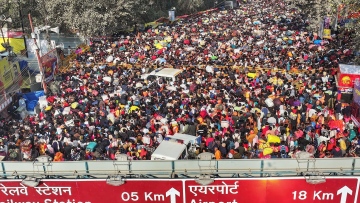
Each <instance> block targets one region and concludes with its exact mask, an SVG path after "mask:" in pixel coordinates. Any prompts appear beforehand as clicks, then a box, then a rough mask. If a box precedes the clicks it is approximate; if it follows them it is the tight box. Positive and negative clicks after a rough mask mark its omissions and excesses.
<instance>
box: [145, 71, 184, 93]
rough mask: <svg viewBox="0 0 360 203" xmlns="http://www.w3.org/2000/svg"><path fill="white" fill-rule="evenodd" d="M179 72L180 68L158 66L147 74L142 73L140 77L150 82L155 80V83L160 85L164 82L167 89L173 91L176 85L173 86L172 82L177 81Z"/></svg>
mask: <svg viewBox="0 0 360 203" xmlns="http://www.w3.org/2000/svg"><path fill="white" fill-rule="evenodd" d="M181 72H182V70H181V69H174V68H159V69H156V70H154V71H152V72H151V73H149V74H143V75H142V76H141V79H143V80H149V81H150V82H151V83H152V82H155V81H156V83H157V84H158V85H160V86H161V85H163V84H165V85H166V88H167V89H169V90H173V91H175V90H176V87H175V86H174V82H175V81H178V77H177V76H178V75H179V74H180V73H181ZM151 83H150V84H151ZM150 84H149V85H150Z"/></svg>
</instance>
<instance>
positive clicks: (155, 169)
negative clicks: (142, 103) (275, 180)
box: [0, 158, 360, 178]
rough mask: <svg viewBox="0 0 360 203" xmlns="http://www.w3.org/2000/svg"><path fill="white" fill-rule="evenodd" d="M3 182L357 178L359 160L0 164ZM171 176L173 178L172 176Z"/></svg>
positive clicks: (359, 172) (359, 165) (359, 170)
mask: <svg viewBox="0 0 360 203" xmlns="http://www.w3.org/2000/svg"><path fill="white" fill-rule="evenodd" d="M0 170H1V171H2V177H3V178H19V177H22V176H41V177H64V178H82V177H93V178H104V177H107V176H109V175H114V174H123V175H129V176H136V177H138V176H139V177H149V178H158V177H161V178H166V177H196V176H198V175H200V174H212V175H216V176H217V177H234V176H236V177H241V176H244V177H266V176H297V175H304V174H306V173H312V172H320V173H322V174H324V175H360V159H359V158H352V159H345V158H343V159H336V158H332V159H304V160H299V159H266V160H261V159H249V160H233V159H229V160H219V161H217V160H177V161H156V160H155V161H154V160H152V161H74V162H50V161H49V162H7V161H4V162H1V168H0ZM174 175H175V176H174Z"/></svg>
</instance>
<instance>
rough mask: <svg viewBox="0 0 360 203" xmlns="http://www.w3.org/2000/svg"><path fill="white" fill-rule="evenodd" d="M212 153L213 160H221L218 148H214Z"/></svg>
mask: <svg viewBox="0 0 360 203" xmlns="http://www.w3.org/2000/svg"><path fill="white" fill-rule="evenodd" d="M214 152H215V153H214V154H215V159H216V160H220V159H221V152H220V150H219V148H217V147H215V149H214Z"/></svg>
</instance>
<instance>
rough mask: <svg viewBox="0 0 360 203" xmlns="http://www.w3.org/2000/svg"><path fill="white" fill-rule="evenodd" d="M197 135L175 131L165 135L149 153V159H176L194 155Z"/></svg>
mask: <svg viewBox="0 0 360 203" xmlns="http://www.w3.org/2000/svg"><path fill="white" fill-rule="evenodd" d="M196 144H197V137H195V136H193V135H188V134H181V133H175V134H174V135H167V136H166V137H165V139H164V140H163V141H162V142H161V143H160V145H159V146H158V148H156V150H155V151H154V152H153V154H152V155H151V160H178V159H188V158H194V157H195V151H196Z"/></svg>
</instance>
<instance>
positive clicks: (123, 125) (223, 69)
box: [0, 1, 360, 161]
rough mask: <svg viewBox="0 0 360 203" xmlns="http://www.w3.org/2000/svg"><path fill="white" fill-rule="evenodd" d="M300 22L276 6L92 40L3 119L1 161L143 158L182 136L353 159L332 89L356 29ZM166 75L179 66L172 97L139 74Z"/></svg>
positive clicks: (348, 130)
mask: <svg viewBox="0 0 360 203" xmlns="http://www.w3.org/2000/svg"><path fill="white" fill-rule="evenodd" d="M305 19H306V18H305V16H304V15H303V14H302V13H301V12H299V11H297V10H295V9H288V8H287V7H286V6H285V5H284V4H283V3H281V1H276V2H275V1H274V2H273V3H269V2H267V3H250V4H244V5H240V6H239V8H236V9H231V10H221V9H218V10H213V11H208V12H201V13H198V14H194V15H191V16H188V17H183V18H179V19H178V20H177V21H176V22H174V23H171V24H161V25H158V26H156V27H152V28H146V29H145V30H144V31H138V32H136V33H131V34H128V35H124V36H118V37H98V38H92V39H91V40H90V45H89V48H88V49H85V48H79V49H77V50H76V51H75V53H74V55H75V56H76V58H75V59H74V60H73V61H72V62H73V63H72V66H71V67H70V68H69V69H68V70H67V71H65V72H64V73H61V74H59V75H57V79H58V80H56V81H54V82H53V83H54V84H56V85H57V86H53V88H49V91H48V92H47V94H46V97H47V98H46V100H47V105H46V106H41V105H38V106H37V107H36V108H35V114H32V115H28V116H25V117H20V115H14V114H12V115H13V118H11V119H2V120H1V121H0V126H1V127H0V136H1V139H0V155H1V156H2V158H4V160H9V161H11V160H33V159H34V158H36V157H37V156H40V155H49V156H51V157H52V158H53V161H78V160H104V159H106V160H107V159H114V158H115V157H116V156H117V155H118V154H127V156H128V158H129V159H132V160H139V159H141V160H149V159H151V153H152V152H153V151H154V150H155V149H156V147H157V146H159V145H160V144H161V142H165V141H166V139H167V138H166V137H167V136H171V135H173V134H175V133H183V134H188V135H192V136H195V137H197V138H198V139H197V140H198V142H197V143H196V151H195V152H194V153H195V154H199V153H202V152H212V153H214V156H215V158H216V159H218V160H219V159H269V158H309V157H315V158H329V157H356V156H358V155H359V154H360V151H359V147H358V146H359V145H358V143H359V141H358V140H359V139H358V134H359V132H358V128H357V127H356V125H355V124H354V122H353V121H352V120H351V119H350V116H351V107H350V105H349V104H347V103H345V102H344V101H342V100H341V98H339V97H338V89H337V87H336V83H335V75H336V72H337V68H338V64H339V63H348V62H349V61H351V60H352V58H353V57H354V55H355V54H356V53H355V52H354V51H353V50H352V49H350V48H348V46H347V45H349V44H351V42H352V41H351V35H350V34H351V33H349V32H347V31H346V30H345V31H342V34H341V35H337V33H335V34H333V35H332V36H331V37H330V38H331V39H330V38H326V39H325V38H320V36H318V35H317V34H316V33H313V32H310V31H308V30H307V28H308V22H307V21H306V20H305ZM339 42H341V45H342V46H341V47H339V44H340V43H339ZM164 67H172V68H175V69H181V70H182V72H181V73H180V74H179V75H178V76H177V77H178V80H176V81H172V82H171V85H172V86H174V87H176V90H174V89H168V88H167V87H166V84H165V82H164V83H163V85H161V84H160V85H159V83H151V84H152V85H150V81H148V80H144V79H143V78H142V77H141V76H142V75H144V74H145V73H149V72H151V71H153V70H157V69H161V68H164ZM56 87H58V88H56ZM21 102H23V100H22V99H17V100H15V102H14V103H13V106H14V109H16V108H17V107H18V106H19V103H21ZM11 108H12V107H11Z"/></svg>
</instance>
